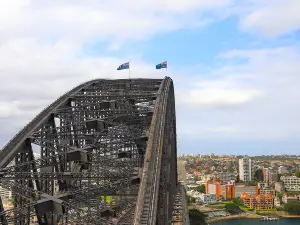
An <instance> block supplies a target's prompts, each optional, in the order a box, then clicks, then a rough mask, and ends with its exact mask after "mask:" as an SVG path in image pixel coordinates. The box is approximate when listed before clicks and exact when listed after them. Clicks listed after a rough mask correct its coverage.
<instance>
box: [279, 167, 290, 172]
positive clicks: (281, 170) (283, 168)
mask: <svg viewBox="0 0 300 225" xmlns="http://www.w3.org/2000/svg"><path fill="white" fill-rule="evenodd" d="M287 172H288V171H287V168H286V167H285V166H279V167H278V173H279V174H285V173H287Z"/></svg>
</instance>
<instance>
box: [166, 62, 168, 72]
mask: <svg viewBox="0 0 300 225" xmlns="http://www.w3.org/2000/svg"><path fill="white" fill-rule="evenodd" d="M166 62H167V67H166V73H167V72H168V61H166Z"/></svg>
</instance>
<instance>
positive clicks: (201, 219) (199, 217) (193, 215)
mask: <svg viewBox="0 0 300 225" xmlns="http://www.w3.org/2000/svg"><path fill="white" fill-rule="evenodd" d="M189 218H190V224H191V225H207V223H206V221H205V218H206V215H205V214H204V213H203V212H200V211H199V210H197V209H190V210H189Z"/></svg>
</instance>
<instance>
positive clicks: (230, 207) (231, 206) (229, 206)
mask: <svg viewBox="0 0 300 225" xmlns="http://www.w3.org/2000/svg"><path fill="white" fill-rule="evenodd" d="M237 209H240V207H239V206H238V205H237V204H235V203H227V204H226V205H225V210H226V211H231V210H237Z"/></svg>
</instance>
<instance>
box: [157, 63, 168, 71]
mask: <svg viewBox="0 0 300 225" xmlns="http://www.w3.org/2000/svg"><path fill="white" fill-rule="evenodd" d="M163 68H168V62H167V61H165V62H162V63H160V64H157V65H156V69H157V70H160V69H163Z"/></svg>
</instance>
